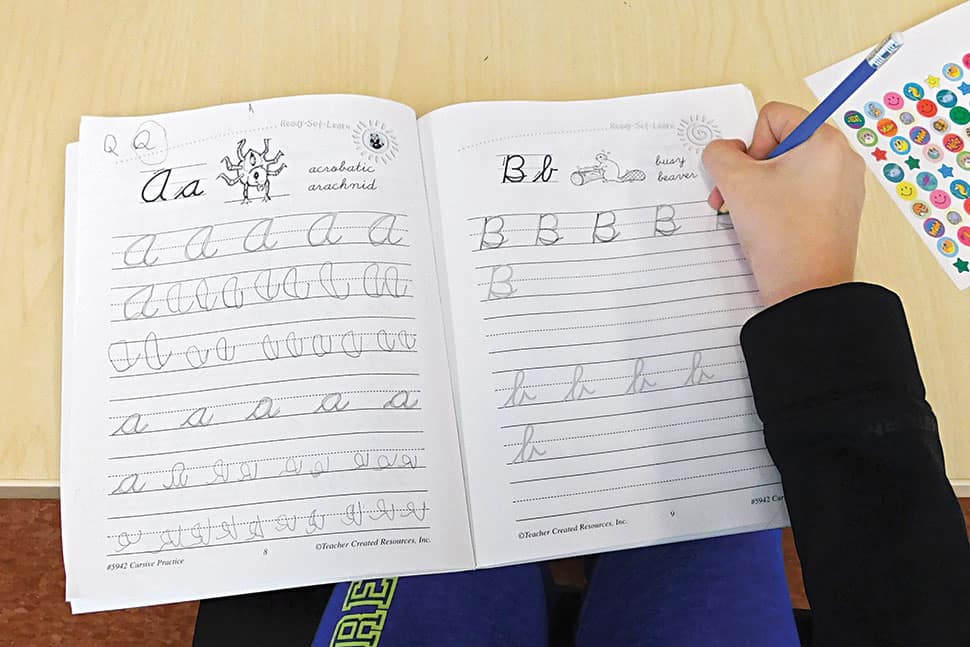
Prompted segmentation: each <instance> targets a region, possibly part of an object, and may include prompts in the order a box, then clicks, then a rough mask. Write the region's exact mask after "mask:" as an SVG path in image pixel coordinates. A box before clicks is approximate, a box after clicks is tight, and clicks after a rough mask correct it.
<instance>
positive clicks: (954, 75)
mask: <svg viewBox="0 0 970 647" xmlns="http://www.w3.org/2000/svg"><path fill="white" fill-rule="evenodd" d="M943 76H945V77H946V78H948V79H950V80H951V81H959V80H960V79H962V78H963V68H961V67H960V66H959V65H957V64H956V63H947V64H946V65H944V66H943Z"/></svg>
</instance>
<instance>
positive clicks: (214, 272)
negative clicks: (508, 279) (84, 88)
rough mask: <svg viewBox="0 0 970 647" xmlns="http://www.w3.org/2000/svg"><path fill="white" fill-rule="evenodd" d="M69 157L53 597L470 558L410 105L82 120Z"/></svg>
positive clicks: (78, 605)
mask: <svg viewBox="0 0 970 647" xmlns="http://www.w3.org/2000/svg"><path fill="white" fill-rule="evenodd" d="M77 153H78V163H77V176H76V178H73V180H74V181H70V182H68V183H67V184H68V187H69V191H68V196H67V202H68V208H67V209H66V210H65V212H66V217H68V218H76V222H74V223H73V224H74V225H76V226H74V227H70V228H69V229H70V231H72V234H71V236H69V237H68V239H67V241H66V243H67V245H68V246H70V247H71V248H72V249H71V251H72V253H71V254H69V255H68V257H69V258H72V259H73V261H72V263H71V265H73V267H72V266H71V265H66V266H65V282H66V283H67V282H68V281H69V282H70V285H72V286H74V291H75V296H74V298H73V299H68V300H66V301H65V309H66V312H69V314H70V316H65V322H67V325H68V326H69V327H70V330H65V334H64V339H65V343H66V344H69V345H70V346H71V347H70V349H65V366H64V387H63V388H64V391H65V393H64V421H63V422H64V424H63V432H62V433H63V435H64V442H65V452H64V457H63V464H62V471H63V474H62V476H63V487H62V496H63V506H64V510H63V524H64V527H65V556H66V557H67V556H70V559H68V560H66V563H67V597H68V599H69V600H71V601H72V604H73V608H74V610H75V611H76V612H77V611H94V610H99V609H112V608H120V607H126V606H138V605H147V604H157V603H165V602H174V601H179V600H190V599H197V598H204V597H214V596H223V595H233V594H239V593H244V592H251V591H260V590H269V589H279V588H287V587H294V586H303V585H309V584H314V583H322V582H329V581H342V580H348V579H351V578H358V577H375V576H388V575H401V574H407V573H416V572H434V571H448V570H460V569H466V568H471V567H472V566H473V564H474V560H473V557H472V548H471V540H470V532H469V527H468V519H467V508H466V500H465V488H464V482H463V476H462V470H461V456H460V454H459V449H458V438H457V431H456V422H455V412H454V406H453V402H452V395H451V387H450V379H449V376H448V362H447V360H446V355H445V347H444V342H443V339H444V334H443V331H442V312H441V306H440V303H439V293H438V283H437V278H436V275H435V270H434V257H433V249H432V242H431V236H430V229H429V220H428V210H427V199H426V195H425V190H424V180H423V172H422V168H421V161H420V154H419V149H418V142H417V125H416V120H415V115H414V112H413V111H412V110H411V109H410V108H408V107H406V106H403V105H400V104H397V103H393V102H390V101H385V100H380V99H373V98H368V97H358V96H315V97H314V96H308V97H294V98H287V99H273V100H266V101H258V102H253V103H243V104H235V105H227V106H218V107H213V108H205V109H201V110H192V111H187V112H179V113H171V114H165V115H158V116H154V117H148V118H143V117H138V118H135V117H122V118H100V117H91V118H88V117H85V118H84V119H83V120H82V122H81V134H80V143H79V146H78V151H77ZM75 182H76V187H77V190H76V193H74V192H72V191H71V190H70V187H71V186H73V185H74V184H75Z"/></svg>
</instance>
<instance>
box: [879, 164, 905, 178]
mask: <svg viewBox="0 0 970 647" xmlns="http://www.w3.org/2000/svg"><path fill="white" fill-rule="evenodd" d="M882 174H883V175H884V176H886V179H887V180H889V181H890V182H893V183H896V182H900V181H902V179H903V177H904V176H905V175H906V174H905V173H904V172H903V169H902V167H901V166H900V165H899V164H894V163H892V162H890V163H889V164H886V165H885V166H883V167H882Z"/></svg>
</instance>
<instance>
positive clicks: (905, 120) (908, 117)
mask: <svg viewBox="0 0 970 647" xmlns="http://www.w3.org/2000/svg"><path fill="white" fill-rule="evenodd" d="M899 121H900V122H901V123H902V124H903V125H904V126H909V125H910V124H912V123H913V122H914V121H916V117H914V116H913V113H911V112H901V113H899Z"/></svg>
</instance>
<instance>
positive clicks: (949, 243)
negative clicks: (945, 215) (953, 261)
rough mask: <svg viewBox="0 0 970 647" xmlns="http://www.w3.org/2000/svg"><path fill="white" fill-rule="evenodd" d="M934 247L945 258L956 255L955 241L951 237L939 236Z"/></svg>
mask: <svg viewBox="0 0 970 647" xmlns="http://www.w3.org/2000/svg"><path fill="white" fill-rule="evenodd" d="M936 248H937V249H938V250H940V253H941V254H943V255H944V256H946V257H947V258H953V257H954V256H956V255H957V242H956V241H955V240H953V239H952V238H941V239H940V240H938V241H937V243H936Z"/></svg>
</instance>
